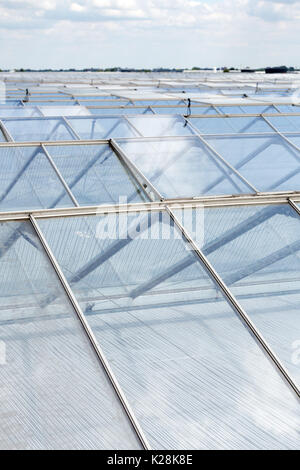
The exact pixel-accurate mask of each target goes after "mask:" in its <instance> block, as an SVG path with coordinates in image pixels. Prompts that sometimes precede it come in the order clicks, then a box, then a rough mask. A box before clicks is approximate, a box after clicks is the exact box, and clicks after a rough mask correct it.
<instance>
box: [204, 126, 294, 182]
mask: <svg viewBox="0 0 300 470" xmlns="http://www.w3.org/2000/svg"><path fill="white" fill-rule="evenodd" d="M206 140H207V142H208V143H209V144H210V145H212V147H213V148H215V149H216V150H217V151H218V152H219V153H220V154H221V155H222V156H223V157H224V158H225V159H226V160H227V161H228V162H229V163H230V164H231V165H233V166H234V167H235V168H236V169H237V170H238V171H239V172H240V173H241V174H242V175H243V176H244V177H245V178H246V179H247V180H248V181H250V183H252V184H253V185H254V186H255V187H256V188H257V189H258V190H259V191H294V190H300V152H297V151H296V150H294V149H293V147H292V146H290V145H288V144H287V143H286V142H285V141H284V139H282V138H281V137H279V136H277V135H274V136H272V137H264V136H257V137H246V136H239V137H236V136H231V137H206ZM222 178H223V177H222ZM215 183H216V184H217V183H219V180H216V182H215Z"/></svg>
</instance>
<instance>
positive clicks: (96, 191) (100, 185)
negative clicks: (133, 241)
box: [47, 145, 145, 206]
mask: <svg viewBox="0 0 300 470" xmlns="http://www.w3.org/2000/svg"><path fill="white" fill-rule="evenodd" d="M47 150H48V152H49V153H50V155H51V157H52V158H53V160H54V162H55V164H56V166H57V167H58V169H59V171H60V172H61V174H62V176H63V178H64V179H65V181H66V183H67V184H68V186H69V188H70V189H71V190H72V192H73V194H74V196H75V197H76V199H77V201H78V202H79V204H81V205H83V206H89V205H96V204H118V203H123V204H124V203H127V202H142V200H145V199H144V192H143V191H142V189H141V188H140V187H139V186H138V185H137V183H136V181H135V180H134V179H133V177H132V176H131V174H130V173H129V172H128V171H127V170H126V169H125V168H124V166H123V165H122V164H121V162H120V160H119V159H118V157H117V156H116V155H115V153H114V152H113V151H112V149H111V148H110V147H109V145H63V146H49V147H48V148H47Z"/></svg>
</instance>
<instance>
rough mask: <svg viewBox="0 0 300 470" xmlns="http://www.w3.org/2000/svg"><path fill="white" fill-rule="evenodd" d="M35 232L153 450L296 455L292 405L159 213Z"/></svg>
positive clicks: (48, 225) (71, 222)
mask: <svg viewBox="0 0 300 470" xmlns="http://www.w3.org/2000/svg"><path fill="white" fill-rule="evenodd" d="M40 223H41V227H42V230H43V231H44V233H45V235H46V237H47V239H48V242H49V243H50V246H51V248H52V250H53V251H54V253H55V256H56V258H57V259H58V260H59V262H60V264H61V266H62V269H63V271H64V273H65V275H66V276H67V278H68V280H69V282H70V284H71V286H72V289H73V291H74V293H75V295H76V296H77V299H78V300H79V302H80V305H81V308H82V310H83V312H84V313H85V315H86V318H87V319H88V322H89V324H90V325H91V327H92V329H93V331H94V333H95V335H96V337H97V338H98V340H99V342H100V343H101V345H102V346H103V348H104V351H105V353H106V354H107V357H108V359H109V361H110V362H111V364H112V367H113V369H114V371H115V373H116V376H117V378H118V379H119V380H120V382H121V385H122V387H123V388H124V390H125V393H126V395H127V396H128V398H129V401H130V403H131V404H132V406H133V407H134V411H135V413H136V415H137V418H138V419H139V422H140V423H141V425H142V427H143V429H144V431H145V432H146V435H147V437H148V439H149V440H150V444H151V445H152V446H153V447H154V448H156V449H187V448H189V449H224V448H228V449H231V448H233V449H239V448H240V449H244V448H250V449H255V448H258V449H270V448H283V449H285V448H286V449H290V448H297V447H298V446H299V435H298V425H299V406H298V402H297V399H296V397H295V396H294V394H293V393H292V392H291V391H290V389H289V387H288V386H287V385H286V384H285V383H284V381H283V380H282V378H281V376H280V374H279V373H278V372H277V370H275V369H274V368H273V366H272V364H271V363H270V362H269V360H268V359H267V358H266V356H265V355H264V353H263V351H262V349H261V348H260V347H259V346H258V344H257V343H256V341H255V340H254V338H253V337H252V335H251V333H250V332H249V330H248V329H247V328H246V327H245V326H244V324H243V323H242V322H241V321H240V319H239V316H238V315H237V314H236V313H235V312H234V311H233V309H232V308H231V306H230V305H229V304H228V303H227V301H226V299H225V298H224V296H223V295H222V293H221V291H220V289H219V288H218V286H217V285H216V284H215V283H214V282H213V281H212V280H211V278H210V277H209V276H208V274H207V272H206V271H205V270H204V268H203V267H202V265H201V264H200V262H199V260H198V258H197V257H196V256H195V254H194V252H193V251H191V250H189V247H188V245H187V244H186V243H185V242H184V240H183V239H182V237H181V235H180V233H178V232H177V231H176V230H173V227H172V224H171V223H170V219H169V217H168V216H167V215H166V214H164V216H163V215H162V214H159V213H152V215H151V217H150V215H148V214H131V215H128V216H126V215H123V216H120V217H119V218H116V217H115V216H114V215H110V216H103V217H83V218H82V217H79V218H74V217H72V218H63V219H55V220H53V221H48V220H42V221H41V222H40ZM61 233H63V234H64V236H63V237H62V236H60V234H61ZM108 234H109V235H108ZM108 236H109V237H110V239H109V238H108ZM74 252H76V256H74ZM233 339H234V340H233Z"/></svg>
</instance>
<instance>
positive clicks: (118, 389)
mask: <svg viewBox="0 0 300 470" xmlns="http://www.w3.org/2000/svg"><path fill="white" fill-rule="evenodd" d="M30 222H31V224H32V226H33V228H34V230H35V232H36V234H37V236H38V238H39V240H40V242H41V244H42V246H43V248H44V250H45V252H46V254H47V256H48V258H49V260H50V262H51V264H52V266H53V268H54V270H55V271H56V274H57V276H58V278H59V280H60V282H61V284H62V286H63V288H64V290H65V292H66V295H67V297H68V298H69V300H70V302H71V304H72V306H73V308H74V310H75V312H76V314H77V316H78V318H79V320H80V322H81V324H82V326H83V328H84V330H85V332H86V334H87V336H88V338H89V340H90V342H91V344H92V347H93V349H94V351H95V353H96V354H97V356H98V359H99V361H100V363H101V365H102V366H103V368H104V370H105V372H106V374H107V376H108V379H109V381H110V382H111V384H112V386H113V388H114V390H115V392H116V394H117V396H118V399H119V400H120V402H121V404H122V406H123V408H124V410H125V413H126V414H127V416H128V418H129V421H130V423H131V425H132V427H133V429H134V431H135V433H136V435H137V437H138V439H139V441H140V443H141V444H142V446H143V448H144V449H145V450H151V447H150V445H149V443H148V441H147V438H146V437H145V435H144V432H143V430H142V428H141V427H140V424H139V423H138V421H137V419H136V417H135V415H134V413H133V411H132V409H131V407H130V405H129V403H128V401H127V398H126V396H125V394H124V392H123V390H122V388H121V387H120V385H119V383H118V381H117V379H116V377H115V375H114V373H113V371H112V369H111V367H110V365H109V362H108V360H107V359H106V357H105V355H104V353H103V351H102V349H101V348H100V346H99V344H98V342H97V340H96V337H95V336H94V333H93V331H92V329H91V327H90V325H89V324H88V322H87V320H86V318H85V316H84V314H83V312H82V310H81V307H80V305H79V303H78V301H77V299H76V297H75V295H74V293H73V291H72V289H71V288H70V286H69V283H68V281H67V279H66V278H65V276H64V274H63V272H62V270H61V268H60V266H59V264H58V262H57V260H56V258H55V257H54V254H53V253H52V251H51V249H50V247H49V245H48V243H47V241H46V239H45V237H44V235H43V233H42V231H41V229H40V227H39V225H38V224H37V222H36V220H35V218H34V217H33V216H32V215H31V216H30Z"/></svg>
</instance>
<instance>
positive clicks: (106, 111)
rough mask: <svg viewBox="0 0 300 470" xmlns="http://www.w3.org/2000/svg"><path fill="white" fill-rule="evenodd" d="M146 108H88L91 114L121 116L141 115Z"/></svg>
mask: <svg viewBox="0 0 300 470" xmlns="http://www.w3.org/2000/svg"><path fill="white" fill-rule="evenodd" d="M146 110H147V108H135V107H132V108H89V111H90V112H91V113H92V114H99V115H109V116H122V115H125V116H126V115H128V114H143V113H144V112H145V111H146Z"/></svg>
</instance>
